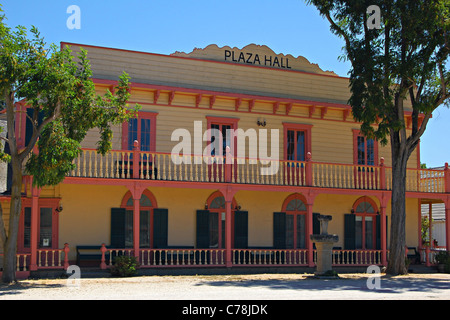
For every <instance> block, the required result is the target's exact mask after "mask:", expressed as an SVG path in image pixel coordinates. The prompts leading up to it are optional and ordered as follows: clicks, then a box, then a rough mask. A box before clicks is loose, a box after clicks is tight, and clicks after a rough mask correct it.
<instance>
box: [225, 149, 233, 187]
mask: <svg viewBox="0 0 450 320" xmlns="http://www.w3.org/2000/svg"><path fill="white" fill-rule="evenodd" d="M232 160H233V159H232V155H231V150H230V147H229V146H227V148H226V156H225V161H224V168H225V182H231V164H232V162H233V161H232Z"/></svg>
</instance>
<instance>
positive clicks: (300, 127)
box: [283, 122, 313, 161]
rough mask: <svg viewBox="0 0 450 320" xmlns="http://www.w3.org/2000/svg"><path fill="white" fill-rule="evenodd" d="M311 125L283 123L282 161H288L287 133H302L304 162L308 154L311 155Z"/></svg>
mask: <svg viewBox="0 0 450 320" xmlns="http://www.w3.org/2000/svg"><path fill="white" fill-rule="evenodd" d="M312 127H313V125H312V124H300V123H289V122H283V159H284V160H285V161H288V150H287V147H288V131H295V132H297V131H303V132H304V135H305V160H306V158H307V154H308V152H309V153H311V131H312ZM289 161H299V160H289Z"/></svg>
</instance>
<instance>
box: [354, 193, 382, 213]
mask: <svg viewBox="0 0 450 320" xmlns="http://www.w3.org/2000/svg"><path fill="white" fill-rule="evenodd" d="M378 212H379V210H378V205H377V204H376V202H375V201H374V200H373V199H371V198H369V197H367V196H363V197H361V198H358V199H357V200H356V201H355V203H354V204H353V207H352V213H355V214H377V213H378Z"/></svg>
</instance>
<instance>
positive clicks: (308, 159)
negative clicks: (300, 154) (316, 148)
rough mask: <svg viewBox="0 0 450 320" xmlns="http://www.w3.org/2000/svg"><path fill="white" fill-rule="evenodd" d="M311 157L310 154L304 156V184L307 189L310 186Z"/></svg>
mask: <svg viewBox="0 0 450 320" xmlns="http://www.w3.org/2000/svg"><path fill="white" fill-rule="evenodd" d="M311 159H312V156H311V152H308V153H307V154H306V170H305V184H306V185H307V186H309V187H311V186H312V161H311Z"/></svg>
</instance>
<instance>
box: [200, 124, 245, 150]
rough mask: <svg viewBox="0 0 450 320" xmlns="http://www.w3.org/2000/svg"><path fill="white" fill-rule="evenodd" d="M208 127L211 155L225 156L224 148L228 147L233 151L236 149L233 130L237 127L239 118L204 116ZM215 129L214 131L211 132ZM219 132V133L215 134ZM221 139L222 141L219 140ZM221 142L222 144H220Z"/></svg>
mask: <svg viewBox="0 0 450 320" xmlns="http://www.w3.org/2000/svg"><path fill="white" fill-rule="evenodd" d="M206 119H207V125H208V129H211V132H210V136H209V137H208V141H210V150H209V152H210V153H211V155H212V156H219V155H222V156H226V148H227V147H230V151H231V152H232V153H233V152H235V151H236V150H237V149H236V143H235V137H234V134H233V132H234V130H236V129H237V124H238V121H239V119H236V118H222V117H209V116H208V117H206ZM213 130H215V132H213ZM217 133H219V134H220V135H217ZM220 140H222V141H220ZM221 142H222V145H221Z"/></svg>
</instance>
